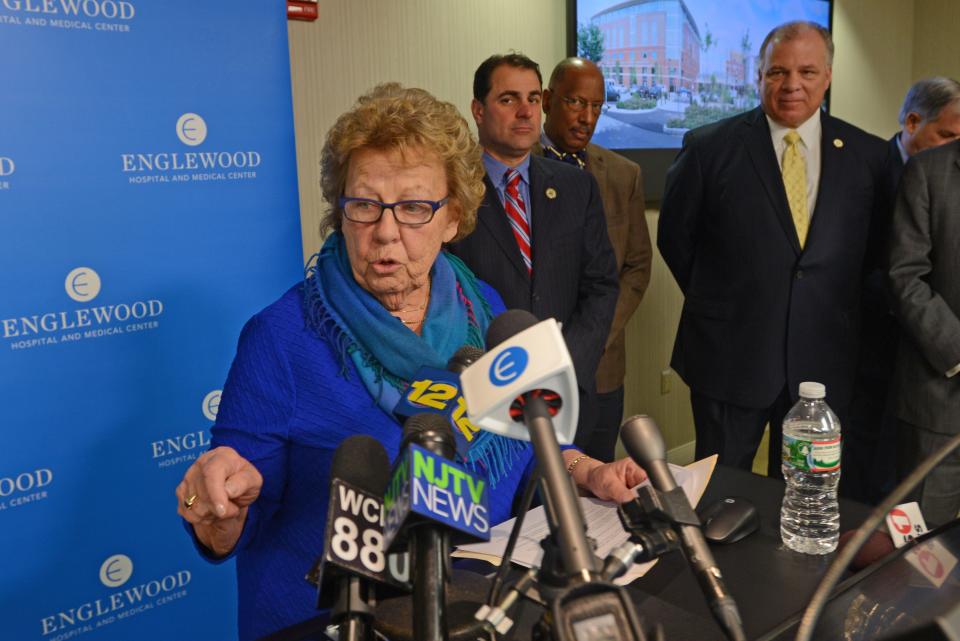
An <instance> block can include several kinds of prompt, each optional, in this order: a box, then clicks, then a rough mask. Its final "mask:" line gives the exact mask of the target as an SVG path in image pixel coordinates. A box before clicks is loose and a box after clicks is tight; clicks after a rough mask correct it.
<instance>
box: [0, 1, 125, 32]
mask: <svg viewBox="0 0 960 641" xmlns="http://www.w3.org/2000/svg"><path fill="white" fill-rule="evenodd" d="M136 15H137V8H136V6H135V5H134V4H133V3H132V2H129V1H128V0H0V25H4V24H5V25H14V26H19V27H25V28H37V27H39V28H48V29H73V30H77V31H97V32H114V33H128V32H129V31H130V25H131V23H132V22H133V20H134V18H135V17H136Z"/></svg>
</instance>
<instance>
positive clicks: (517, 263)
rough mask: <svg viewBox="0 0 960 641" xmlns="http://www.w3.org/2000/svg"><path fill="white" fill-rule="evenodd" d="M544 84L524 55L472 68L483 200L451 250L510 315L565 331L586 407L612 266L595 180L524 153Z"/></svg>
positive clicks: (612, 284) (608, 310) (612, 299)
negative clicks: (521, 312) (527, 315)
mask: <svg viewBox="0 0 960 641" xmlns="http://www.w3.org/2000/svg"><path fill="white" fill-rule="evenodd" d="M541 85H542V79H541V76H540V69H539V67H538V66H537V64H536V63H535V62H533V61H532V60H530V59H529V58H527V57H526V56H523V55H522V54H508V55H503V56H500V55H496V56H491V57H490V58H488V59H487V60H485V61H484V62H483V63H482V64H481V65H480V66H479V67H478V68H477V71H476V73H475V74H474V81H473V95H474V98H473V101H472V103H471V112H472V114H473V118H474V120H475V121H476V123H477V130H478V132H479V138H480V144H481V146H482V147H483V148H484V154H483V162H484V165H485V166H486V169H487V175H486V177H485V178H484V182H485V183H486V187H487V193H486V196H485V197H484V201H483V203H482V204H481V206H480V210H479V211H478V212H477V218H478V222H477V227H476V229H475V230H474V232H473V233H472V234H470V235H469V236H468V237H467V238H465V239H464V240H462V241H460V242H458V243H455V244H453V245H452V246H451V248H450V249H451V251H452V252H453V253H454V254H456V255H457V256H459V257H460V258H462V259H463V261H464V262H465V263H466V264H467V265H468V266H469V267H470V268H471V269H472V270H473V271H474V272H475V273H476V274H477V276H479V277H480V278H482V279H483V280H485V281H487V282H488V283H490V284H491V285H492V286H493V287H494V288H495V289H496V290H497V291H498V292H500V295H501V296H502V297H503V300H504V302H505V303H506V305H507V308H519V309H525V310H527V311H530V312H531V313H533V314H534V315H535V316H536V317H537V318H540V319H545V318H550V317H552V318H555V319H556V320H557V321H559V322H560V323H562V325H563V328H562V329H563V336H564V339H565V340H566V342H567V347H568V349H569V350H570V356H571V358H572V359H573V364H574V367H575V369H576V374H577V382H578V384H579V386H580V389H581V394H580V404H581V407H585V406H587V405H588V403H586V402H585V401H588V397H589V396H590V395H591V394H590V392H592V390H593V389H594V376H595V374H596V371H597V363H598V362H599V360H600V356H601V355H602V354H603V347H604V344H605V342H606V340H607V335H608V333H609V331H610V322H611V320H612V319H613V310H614V307H615V306H616V302H617V272H616V262H615V258H614V255H613V250H612V249H611V247H610V240H609V238H608V237H607V227H606V223H605V222H604V217H603V206H602V204H601V201H600V191H599V189H598V187H597V181H596V180H594V179H593V177H591V176H590V175H589V174H587V173H584V172H582V171H580V170H579V169H577V168H575V167H571V166H570V165H567V164H565V163H562V162H557V161H554V160H547V159H544V158H539V157H533V156H531V154H530V149H531V148H532V147H533V145H534V144H535V143H536V142H537V139H538V138H539V136H540V101H541V96H542V86H541Z"/></svg>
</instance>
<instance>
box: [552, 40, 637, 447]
mask: <svg viewBox="0 0 960 641" xmlns="http://www.w3.org/2000/svg"><path fill="white" fill-rule="evenodd" d="M605 90H606V87H605V86H604V82H603V74H602V73H601V72H600V69H599V68H598V67H597V65H595V64H594V63H593V62H590V61H589V60H584V59H582V58H567V59H566V60H562V61H561V62H560V63H559V64H558V65H557V66H556V67H555V68H554V70H553V73H551V74H550V83H549V88H548V89H545V90H544V92H543V113H544V114H546V118H545V120H544V123H543V135H542V136H541V137H540V144H539V145H537V146H535V147H534V150H533V151H534V153H535V154H538V155H542V156H545V157H547V158H553V159H555V160H561V161H563V162H566V163H568V164H570V165H572V166H574V167H577V168H579V169H583V170H586V171H587V172H588V173H590V174H591V175H592V176H593V177H594V178H596V179H597V183H598V184H599V185H600V198H601V200H602V201H603V212H604V214H605V215H606V218H607V233H608V234H609V235H610V243H611V244H612V245H613V252H614V254H615V255H616V259H617V271H618V273H619V278H620V295H619V296H618V297H617V307H616V311H615V313H614V315H613V326H612V327H611V328H610V335H609V336H608V337H607V344H606V349H605V350H604V352H603V358H601V359H600V365H599V366H598V368H597V389H596V393H597V395H596V402H595V405H594V409H593V411H591V412H589V413H581V415H582V416H583V418H582V419H581V421H580V426H579V429H578V430H577V445H578V446H579V447H580V449H581V450H583V451H584V452H586V453H587V454H589V455H590V456H592V457H594V458H596V459H599V460H601V461H612V460H614V454H615V450H616V445H617V435H618V434H619V432H620V422H621V421H622V420H623V378H624V375H625V373H626V339H625V336H624V328H625V327H626V324H627V321H629V320H630V317H631V316H633V313H634V312H635V311H636V310H637V306H638V305H639V304H640V300H641V299H642V298H643V294H644V292H645V291H646V290H647V285H648V284H649V283H650V262H651V259H652V257H653V249H652V248H651V246H650V231H649V230H648V229H647V219H646V216H645V214H644V205H645V203H644V200H643V180H642V178H641V175H640V166H639V165H638V164H636V163H635V162H631V161H629V160H627V159H626V158H624V157H623V156H621V155H619V154H615V153H613V152H612V151H609V150H607V149H604V148H603V147H600V146H599V145H595V144H593V143H592V142H590V140H591V139H592V138H593V132H594V129H595V128H596V126H597V119H599V118H600V112H601V110H602V108H603V103H604V98H605Z"/></svg>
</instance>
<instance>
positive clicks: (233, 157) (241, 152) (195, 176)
mask: <svg viewBox="0 0 960 641" xmlns="http://www.w3.org/2000/svg"><path fill="white" fill-rule="evenodd" d="M174 131H175V133H176V136H177V139H178V140H179V141H180V142H181V143H183V144H184V145H186V146H187V147H188V148H191V149H193V148H196V151H145V152H132V153H124V154H120V168H121V171H122V172H123V175H124V176H126V177H127V182H128V183H129V184H131V185H144V184H156V183H184V182H209V181H227V180H253V179H256V177H257V171H256V168H257V167H259V166H260V165H261V163H262V162H263V157H262V156H261V155H260V152H259V151H256V150H252V149H231V150H208V149H202V148H201V147H202V146H203V144H204V143H205V142H206V141H207V135H208V133H209V132H210V130H209V129H208V128H207V121H206V120H205V119H204V118H203V117H202V116H200V115H199V114H196V113H193V112H187V113H184V114H182V115H181V116H180V117H179V118H177V121H176V125H175V127H174Z"/></svg>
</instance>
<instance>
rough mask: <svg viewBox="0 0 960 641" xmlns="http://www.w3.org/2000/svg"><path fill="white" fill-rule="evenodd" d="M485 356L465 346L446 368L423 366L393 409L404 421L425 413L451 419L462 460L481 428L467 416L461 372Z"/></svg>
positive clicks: (398, 417) (457, 352) (481, 352)
mask: <svg viewBox="0 0 960 641" xmlns="http://www.w3.org/2000/svg"><path fill="white" fill-rule="evenodd" d="M481 356H483V350H481V349H479V348H477V347H473V346H472V345H464V346H463V347H461V348H460V349H458V350H457V351H456V353H455V354H454V355H453V356H451V357H450V360H449V361H447V369H446V370H442V369H436V368H434V367H421V368H420V369H419V370H417V373H416V374H414V376H413V380H412V381H411V382H410V385H409V386H407V389H406V391H405V392H404V394H403V396H402V397H401V398H400V400H399V401H398V402H397V404H396V406H395V407H394V408H393V413H394V416H396V417H397V419H398V420H400V421H401V422H403V421H405V420H406V419H408V418H410V417H411V416H416V415H417V414H424V413H432V414H439V415H440V416H443V417H445V418H447V420H448V421H449V422H450V426H451V428H452V430H453V435H454V440H455V442H456V448H457V454H458V456H459V458H460V459H461V460H465V459H466V456H467V450H468V449H469V448H470V443H471V442H472V441H473V439H474V438H476V434H477V432H478V431H479V428H478V427H477V426H476V425H474V424H473V423H472V422H471V421H470V419H469V417H468V416H467V404H466V401H465V400H464V398H463V395H462V394H461V393H460V374H461V373H462V372H463V371H464V370H465V369H466V368H467V367H468V366H470V365H471V364H472V363H473V362H475V361H476V360H477V359H479V358H480V357H481Z"/></svg>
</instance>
